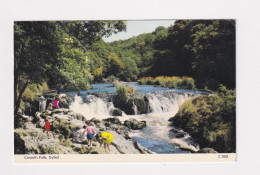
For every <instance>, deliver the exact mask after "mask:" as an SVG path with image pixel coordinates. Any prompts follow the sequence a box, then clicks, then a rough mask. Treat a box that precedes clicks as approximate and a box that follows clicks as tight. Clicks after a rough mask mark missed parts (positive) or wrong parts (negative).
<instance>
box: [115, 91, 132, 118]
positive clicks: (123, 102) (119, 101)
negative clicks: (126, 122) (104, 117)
mask: <svg viewBox="0 0 260 175" xmlns="http://www.w3.org/2000/svg"><path fill="white" fill-rule="evenodd" d="M114 106H115V107H116V108H119V109H121V110H122V111H124V112H125V113H126V114H127V115H134V114H135V110H134V99H131V98H129V97H121V96H118V95H116V96H115V97H114Z"/></svg>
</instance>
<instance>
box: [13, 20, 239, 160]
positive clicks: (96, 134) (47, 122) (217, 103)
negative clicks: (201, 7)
mask: <svg viewBox="0 0 260 175" xmlns="http://www.w3.org/2000/svg"><path fill="white" fill-rule="evenodd" d="M13 27H14V79H13V83H14V116H13V117H14V118H13V120H14V163H97V162H102V163H111V162H112V163H113V162H114V163H122V162H123V163H125V162H235V161H236V21H235V20H234V19H207V20H206V19H204V20H202V19H201V20H195V19H178V20H175V19H165V20H80V21H14V23H13Z"/></svg>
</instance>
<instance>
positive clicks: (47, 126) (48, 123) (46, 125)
mask: <svg viewBox="0 0 260 175" xmlns="http://www.w3.org/2000/svg"><path fill="white" fill-rule="evenodd" d="M45 121H46V122H45V130H46V131H47V136H48V139H50V133H49V132H50V122H49V120H48V118H47V119H46V120H45Z"/></svg>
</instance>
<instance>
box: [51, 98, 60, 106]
mask: <svg viewBox="0 0 260 175" xmlns="http://www.w3.org/2000/svg"><path fill="white" fill-rule="evenodd" d="M52 106H53V109H60V107H59V98H58V97H55V100H54V101H53V102H52Z"/></svg>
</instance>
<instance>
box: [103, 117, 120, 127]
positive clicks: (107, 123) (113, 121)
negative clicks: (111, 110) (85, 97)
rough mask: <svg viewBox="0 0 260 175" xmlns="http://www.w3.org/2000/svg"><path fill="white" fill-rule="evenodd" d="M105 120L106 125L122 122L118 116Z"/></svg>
mask: <svg viewBox="0 0 260 175" xmlns="http://www.w3.org/2000/svg"><path fill="white" fill-rule="evenodd" d="M103 122H104V125H105V126H110V125H112V124H117V125H118V124H121V122H120V120H119V119H118V118H116V117H113V118H112V117H110V118H107V119H104V120H103Z"/></svg>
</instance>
